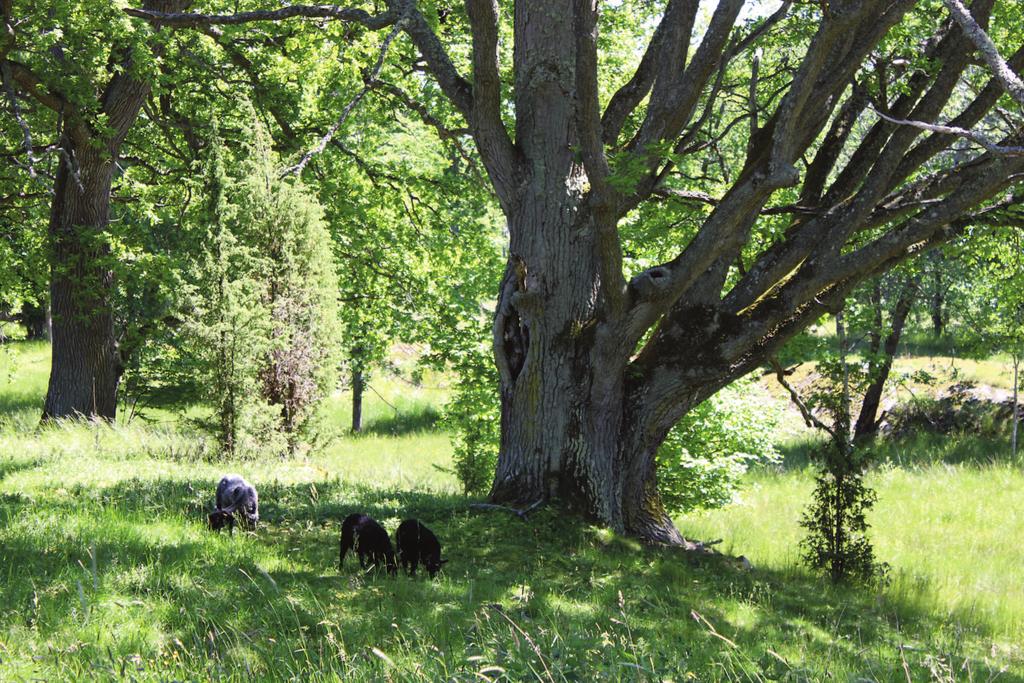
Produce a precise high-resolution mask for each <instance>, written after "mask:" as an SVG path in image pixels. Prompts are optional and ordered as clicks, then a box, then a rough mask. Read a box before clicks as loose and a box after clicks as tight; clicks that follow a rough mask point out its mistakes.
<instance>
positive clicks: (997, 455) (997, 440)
mask: <svg viewBox="0 0 1024 683" xmlns="http://www.w3.org/2000/svg"><path fill="white" fill-rule="evenodd" d="M826 447H827V444H826V442H825V441H824V440H823V439H806V440H801V441H796V442H792V443H788V444H784V445H783V446H780V447H779V451H780V452H781V454H782V461H781V463H780V464H778V465H771V466H769V467H781V468H782V469H783V470H785V471H800V470H803V469H806V468H808V467H811V466H813V465H814V464H815V462H816V460H815V453H816V452H818V451H820V450H821V449H823V448H826ZM861 448H868V449H871V451H872V452H873V466H883V465H884V466H889V465H891V466H895V467H923V466H928V465H938V464H945V465H981V466H984V465H993V464H997V463H1019V462H1020V456H1018V458H1017V460H1016V461H1015V460H1014V459H1013V457H1012V455H1011V452H1010V442H1009V439H1008V438H1007V437H999V436H993V435H979V434H968V433H954V434H936V433H933V432H924V431H921V432H918V433H916V434H913V435H910V436H903V437H899V438H889V437H886V436H879V437H876V438H875V439H874V440H872V441H869V442H866V443H864V444H862V445H861Z"/></svg>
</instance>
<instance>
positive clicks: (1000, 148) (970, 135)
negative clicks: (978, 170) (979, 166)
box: [872, 109, 1024, 156]
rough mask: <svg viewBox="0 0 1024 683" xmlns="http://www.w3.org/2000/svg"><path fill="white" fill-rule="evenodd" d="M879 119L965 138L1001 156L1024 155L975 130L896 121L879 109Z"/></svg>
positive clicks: (921, 122) (1018, 148) (922, 122)
mask: <svg viewBox="0 0 1024 683" xmlns="http://www.w3.org/2000/svg"><path fill="white" fill-rule="evenodd" d="M872 111H874V112H875V113H876V114H878V116H879V117H881V118H883V119H885V120H886V121H888V122H889V123H895V124H897V125H900V126H911V127H913V128H919V129H921V130H927V131H929V132H932V133H940V134H942V135H955V136H957V137H961V138H965V139H967V140H970V141H971V142H976V143H977V144H979V145H981V146H982V147H984V148H985V149H987V150H988V151H989V152H992V153H993V154H1000V155H1004V156H1020V155H1024V147H1020V146H1013V145H1011V146H1005V145H999V144H997V143H995V142H992V140H990V139H988V138H987V137H986V136H984V135H982V134H981V133H978V132H976V131H973V130H967V129H966V128H959V127H957V126H943V125H940V124H937V123H925V122H924V121H912V120H909V119H896V118H893V117H891V116H886V115H885V114H883V113H882V112H880V111H878V110H877V109H872Z"/></svg>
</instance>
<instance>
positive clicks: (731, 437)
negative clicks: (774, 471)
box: [657, 379, 780, 513]
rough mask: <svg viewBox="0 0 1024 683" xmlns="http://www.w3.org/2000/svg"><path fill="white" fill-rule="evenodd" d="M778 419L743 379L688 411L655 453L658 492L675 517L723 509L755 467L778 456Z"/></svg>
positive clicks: (770, 404) (763, 396)
mask: <svg viewBox="0 0 1024 683" xmlns="http://www.w3.org/2000/svg"><path fill="white" fill-rule="evenodd" d="M779 417H780V414H779V412H778V408H777V407H776V406H775V404H774V402H772V401H771V399H770V397H769V396H768V395H767V392H766V391H765V390H764V389H763V388H762V387H760V386H759V385H757V384H756V383H755V382H754V381H752V380H749V379H745V380H740V381H739V382H736V383H735V384H733V385H731V386H729V387H726V388H725V389H723V390H721V391H720V392H718V393H717V394H716V395H715V396H713V397H711V398H710V399H708V400H707V401H704V402H703V403H701V404H700V405H698V406H697V407H696V408H694V409H693V410H691V411H690V412H689V413H687V414H686V416H685V417H684V418H683V419H682V420H681V421H680V422H679V424H677V425H676V426H675V427H673V428H672V430H671V431H670V432H669V434H668V437H666V439H665V442H664V443H663V444H662V445H661V448H659V449H658V456H657V457H658V488H659V490H660V491H661V498H662V502H663V503H664V504H665V507H666V508H667V509H668V510H669V511H671V512H674V513H680V512H686V511H689V510H696V509H701V508H703V509H711V508H717V507H722V506H723V505H726V504H728V503H729V502H730V501H732V499H733V497H734V495H735V493H736V490H737V488H738V486H739V480H740V478H741V477H742V476H743V473H744V472H746V471H747V468H748V467H749V466H750V465H751V464H752V463H755V462H772V461H775V460H777V459H778V458H779V453H778V452H777V451H776V450H775V447H774V445H773V444H772V440H771V439H772V432H773V430H774V429H775V427H776V425H777V424H778V421H779Z"/></svg>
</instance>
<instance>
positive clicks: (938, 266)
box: [929, 251, 946, 339]
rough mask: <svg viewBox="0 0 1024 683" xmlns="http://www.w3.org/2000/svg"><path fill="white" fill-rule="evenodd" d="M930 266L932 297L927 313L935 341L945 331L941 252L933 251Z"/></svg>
mask: <svg viewBox="0 0 1024 683" xmlns="http://www.w3.org/2000/svg"><path fill="white" fill-rule="evenodd" d="M930 260H931V266H932V272H931V275H932V296H931V302H930V304H931V306H930V311H929V313H930V314H931V318H932V334H933V335H934V337H935V338H936V339H938V338H940V337H941V336H942V333H943V332H945V329H946V316H945V306H946V292H945V289H944V287H945V286H946V284H945V283H944V282H943V281H942V274H943V273H942V252H941V251H934V252H932V257H931V259H930Z"/></svg>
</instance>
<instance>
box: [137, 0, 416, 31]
mask: <svg viewBox="0 0 1024 683" xmlns="http://www.w3.org/2000/svg"><path fill="white" fill-rule="evenodd" d="M124 11H125V13H126V14H128V15H131V16H133V17H137V18H139V19H145V20H146V21H149V22H153V23H155V24H158V25H160V26H171V27H174V28H200V27H202V26H212V25H222V26H228V25H236V24H249V23H252V22H256V21H282V20H284V19H291V18H293V17H305V18H307V19H335V20H338V21H350V22H353V23H358V24H362V25H363V26H365V27H366V28H368V29H373V30H376V29H382V28H384V27H386V26H390V25H392V24H394V23H395V22H396V21H398V15H397V14H396V13H395V12H392V11H387V12H383V13H381V14H377V15H372V14H370V13H369V12H367V11H366V10H361V9H354V8H350V7H338V6H336V5H292V6H290V7H282V8H281V9H276V10H256V11H253V12H239V13H237V14H198V13H193V12H157V11H154V10H146V9H137V8H134V7H128V8H125V10H124Z"/></svg>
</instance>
